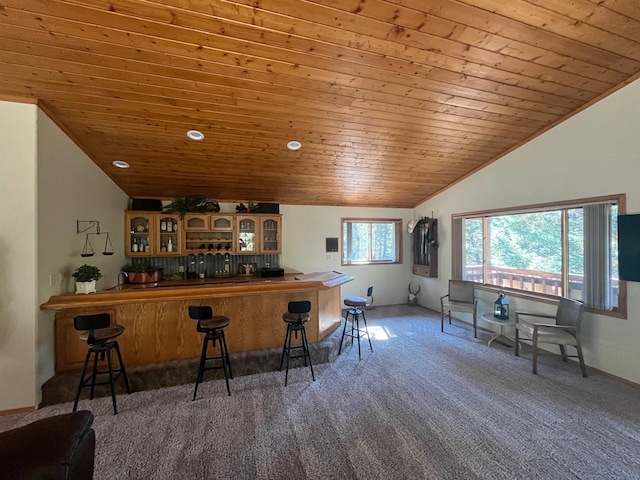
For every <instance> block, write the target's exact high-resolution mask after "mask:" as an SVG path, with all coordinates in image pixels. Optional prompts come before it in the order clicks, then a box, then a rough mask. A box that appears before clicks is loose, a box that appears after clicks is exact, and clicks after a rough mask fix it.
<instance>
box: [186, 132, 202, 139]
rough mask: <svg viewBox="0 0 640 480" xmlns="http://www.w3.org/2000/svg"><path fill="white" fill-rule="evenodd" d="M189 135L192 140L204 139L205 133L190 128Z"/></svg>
mask: <svg viewBox="0 0 640 480" xmlns="http://www.w3.org/2000/svg"><path fill="white" fill-rule="evenodd" d="M187 137H189V138H190V139H191V140H197V141H200V140H204V133H202V132H199V131H198V130H189V131H188V132H187Z"/></svg>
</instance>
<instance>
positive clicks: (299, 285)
mask: <svg viewBox="0 0 640 480" xmlns="http://www.w3.org/2000/svg"><path fill="white" fill-rule="evenodd" d="M351 280H353V277H351V276H349V275H345V274H343V273H340V272H335V271H333V272H316V273H310V274H301V273H288V274H285V275H284V276H283V277H267V278H262V277H253V276H252V277H242V276H236V277H215V278H204V279H190V280H184V279H180V280H161V281H159V282H156V283H148V284H130V283H127V284H124V285H120V286H118V287H112V288H110V289H107V290H101V291H99V292H95V293H90V294H87V295H83V294H74V293H68V294H63V295H55V296H53V297H51V298H49V300H48V301H47V302H45V303H43V304H42V305H40V309H41V310H63V309H66V308H82V307H96V306H108V305H121V304H129V303H145V302H158V301H169V300H192V299H199V298H219V297H237V296H247V295H263V294H269V293H295V292H305V291H317V290H322V289H329V288H333V287H336V286H339V285H342V284H344V283H347V282H350V281H351Z"/></svg>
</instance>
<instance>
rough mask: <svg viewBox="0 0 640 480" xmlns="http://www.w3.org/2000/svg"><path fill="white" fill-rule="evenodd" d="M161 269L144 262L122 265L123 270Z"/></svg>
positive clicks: (151, 270) (145, 270)
mask: <svg viewBox="0 0 640 480" xmlns="http://www.w3.org/2000/svg"><path fill="white" fill-rule="evenodd" d="M158 270H162V269H161V268H159V267H152V266H151V265H148V264H146V263H137V264H135V265H125V266H124V267H122V271H123V272H155V271H158Z"/></svg>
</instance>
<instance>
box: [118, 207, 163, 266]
mask: <svg viewBox="0 0 640 480" xmlns="http://www.w3.org/2000/svg"><path fill="white" fill-rule="evenodd" d="M153 217H154V214H153V213H142V212H133V213H127V214H126V215H125V230H124V231H125V232H126V233H125V236H126V238H125V256H127V257H148V256H149V255H154V254H155V250H154V245H155V243H154V228H155V223H154V218H153Z"/></svg>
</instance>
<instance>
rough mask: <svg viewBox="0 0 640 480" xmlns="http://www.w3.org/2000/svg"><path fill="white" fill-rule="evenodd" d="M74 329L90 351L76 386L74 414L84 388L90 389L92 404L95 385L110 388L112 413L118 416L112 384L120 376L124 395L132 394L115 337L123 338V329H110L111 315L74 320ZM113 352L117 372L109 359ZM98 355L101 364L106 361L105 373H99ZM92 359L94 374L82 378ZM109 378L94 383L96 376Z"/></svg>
mask: <svg viewBox="0 0 640 480" xmlns="http://www.w3.org/2000/svg"><path fill="white" fill-rule="evenodd" d="M73 326H74V327H75V329H76V330H80V331H82V332H83V333H82V334H81V335H80V339H81V340H84V341H86V342H87V345H89V349H88V350H87V355H86V357H85V360H84V367H83V369H82V376H81V377H80V383H79V384H78V391H77V393H76V399H75V401H74V402H73V411H74V412H75V411H76V409H77V408H78V400H79V399H80V392H81V391H82V389H83V388H87V387H90V388H91V396H90V399H91V400H93V395H94V393H95V389H96V385H106V384H109V385H110V386H111V401H112V402H113V413H114V415H115V414H117V413H118V408H117V406H116V392H115V385H114V382H115V380H116V379H117V378H118V377H119V376H120V375H122V378H123V380H124V386H125V388H126V390H127V393H131V387H129V379H128V378H127V372H126V370H125V368H124V362H123V361H122V355H121V354H120V346H119V345H118V341H117V340H115V339H116V338H117V337H119V336H120V335H122V333H123V332H124V327H123V326H122V325H111V315H109V314H108V313H98V314H95V315H80V316H78V317H75V318H74V319H73ZM112 350H115V351H116V355H117V356H118V363H119V368H117V369H114V368H113V361H112V358H111V351H112ZM98 354H100V357H101V359H102V360H104V359H105V358H106V359H107V370H99V369H98ZM91 355H93V356H94V357H93V371H92V373H91V375H89V376H88V377H86V378H85V375H86V372H87V365H88V364H89V359H90V358H91ZM104 374H108V375H109V379H108V380H105V381H101V382H97V381H96V379H97V377H98V375H104Z"/></svg>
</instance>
